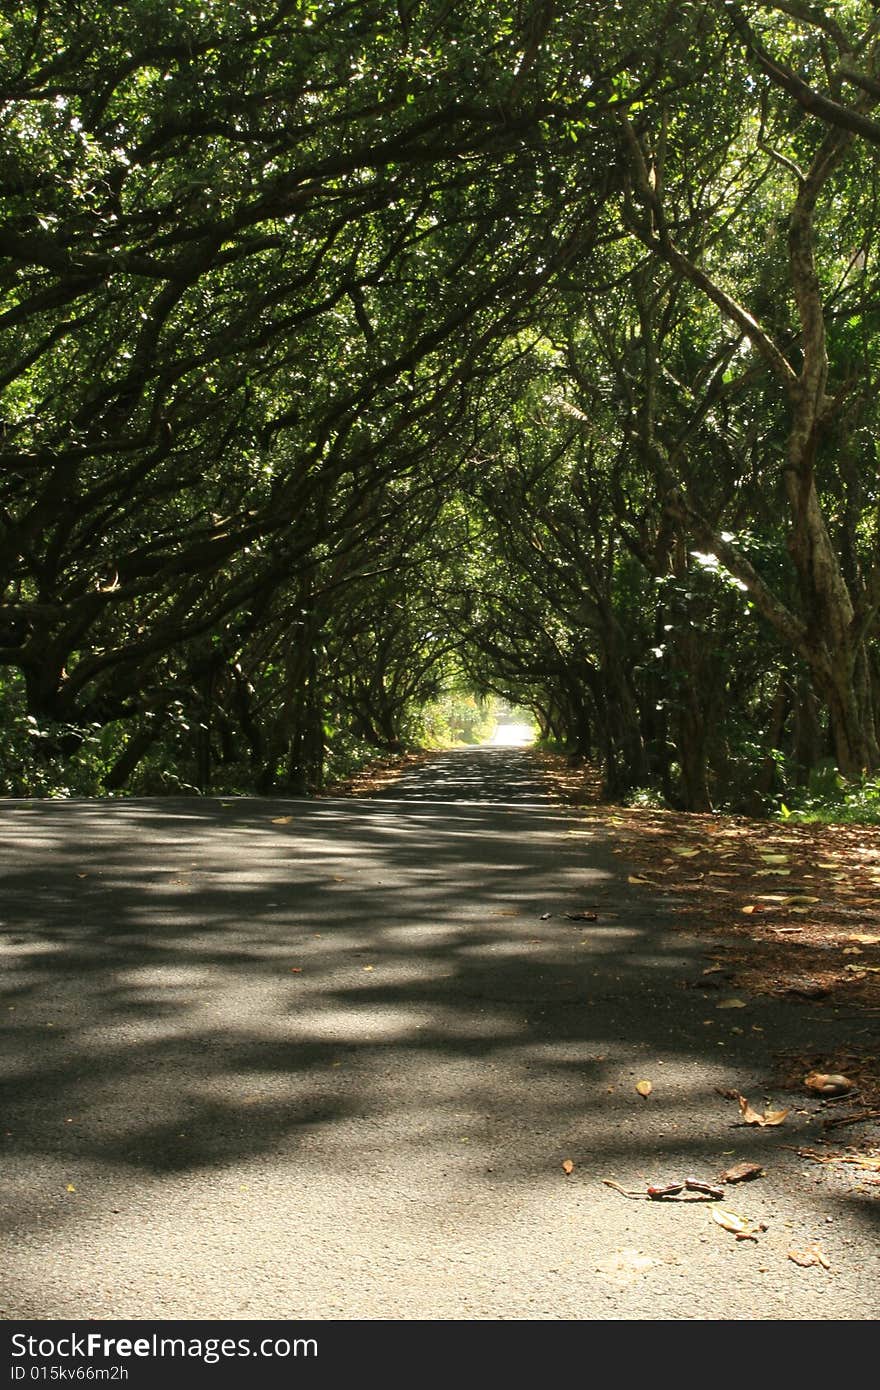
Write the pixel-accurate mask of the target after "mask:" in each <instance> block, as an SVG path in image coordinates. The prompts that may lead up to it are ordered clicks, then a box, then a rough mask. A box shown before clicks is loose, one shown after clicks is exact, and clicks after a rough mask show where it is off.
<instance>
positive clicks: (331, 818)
mask: <svg viewBox="0 0 880 1390" xmlns="http://www.w3.org/2000/svg"><path fill="white" fill-rule="evenodd" d="M443 781H444V785H446V779H445V777H444V778H443ZM421 790H422V792H424V786H422V789H421ZM0 830H2V838H0V853H2V856H3V860H4V864H5V886H4V901H3V913H2V937H0V944H2V951H3V961H4V964H5V966H6V969H5V972H4V976H5V980H4V986H3V991H2V1008H3V1018H2V1023H3V1031H4V1034H5V1037H4V1054H5V1056H6V1058H7V1064H6V1072H5V1077H4V1080H3V1084H2V1091H0V1095H2V1102H3V1107H4V1116H5V1124H4V1129H5V1131H6V1133H5V1135H4V1137H3V1144H4V1147H5V1155H6V1165H7V1166H6V1171H7V1175H8V1181H9V1182H10V1183H11V1185H12V1190H13V1191H14V1193H15V1194H16V1196H15V1199H14V1202H13V1203H12V1204H7V1213H6V1218H5V1220H6V1223H7V1225H8V1226H9V1228H11V1229H13V1230H16V1231H18V1232H21V1231H22V1230H24V1229H26V1228H27V1227H28V1226H29V1224H31V1223H32V1222H41V1223H43V1228H44V1229H45V1226H46V1224H47V1223H50V1222H53V1221H56V1222H59V1223H67V1222H74V1223H76V1222H77V1221H82V1220H84V1219H87V1218H86V1213H87V1211H88V1210H89V1200H90V1199H89V1196H88V1188H89V1186H90V1183H95V1177H94V1175H95V1174H96V1173H99V1172H100V1171H101V1170H102V1169H107V1170H108V1171H112V1172H113V1173H115V1174H117V1175H118V1174H119V1173H120V1172H122V1173H123V1174H125V1173H130V1174H131V1175H132V1180H133V1181H135V1182H136V1181H137V1180H138V1179H137V1175H138V1174H142V1175H148V1176H152V1177H156V1176H159V1177H161V1176H162V1175H163V1174H164V1175H174V1174H186V1173H194V1172H202V1171H205V1170H214V1171H222V1170H227V1169H229V1168H230V1166H232V1165H235V1164H236V1163H239V1162H248V1161H252V1160H256V1159H259V1158H264V1157H266V1156H269V1157H271V1158H272V1159H273V1160H281V1161H282V1162H284V1163H285V1164H289V1165H292V1166H293V1169H294V1171H302V1172H318V1171H324V1172H326V1171H328V1170H330V1169H332V1168H333V1167H335V1166H338V1165H339V1164H340V1163H341V1162H344V1165H345V1167H346V1169H349V1170H352V1171H358V1170H360V1169H363V1170H367V1169H369V1168H370V1166H371V1165H372V1166H373V1167H375V1166H377V1165H378V1166H379V1167H381V1166H382V1165H383V1164H386V1165H387V1164H388V1163H391V1162H393V1161H394V1157H395V1155H399V1154H400V1153H402V1152H408V1153H410V1155H412V1156H415V1157H416V1158H417V1161H418V1166H419V1167H420V1169H421V1170H422V1171H421V1175H420V1177H419V1179H418V1181H420V1182H422V1183H426V1184H428V1185H430V1186H432V1187H433V1188H434V1189H435V1191H437V1192H438V1193H439V1192H441V1191H443V1192H449V1193H455V1194H457V1197H456V1200H458V1201H459V1202H461V1200H462V1198H463V1194H465V1193H470V1194H471V1195H472V1196H474V1197H477V1196H479V1194H480V1193H481V1192H483V1191H485V1190H487V1189H493V1188H497V1187H498V1185H505V1184H511V1185H512V1184H521V1183H523V1182H524V1181H531V1180H533V1179H536V1178H538V1177H539V1176H542V1175H546V1174H547V1172H548V1170H550V1169H552V1170H557V1169H558V1165H559V1163H560V1162H561V1160H562V1158H564V1157H566V1156H568V1155H569V1154H570V1153H571V1154H573V1155H574V1156H575V1157H576V1158H577V1159H578V1161H580V1160H581V1154H582V1153H583V1154H585V1155H586V1154H588V1155H589V1159H588V1161H589V1164H590V1166H591V1169H592V1171H593V1172H594V1173H595V1174H596V1175H597V1176H602V1175H604V1174H608V1175H614V1176H617V1177H618V1178H620V1179H622V1180H623V1181H624V1182H626V1181H631V1182H642V1183H644V1181H645V1179H646V1178H647V1179H648V1180H658V1179H659V1180H663V1179H664V1178H670V1177H674V1176H676V1175H677V1174H680V1173H681V1172H682V1171H685V1170H687V1171H692V1170H694V1169H697V1170H699V1171H701V1172H704V1173H708V1174H710V1175H711V1174H714V1173H717V1172H718V1171H719V1169H720V1168H721V1167H723V1166H724V1164H725V1162H727V1161H728V1160H727V1159H725V1157H724V1156H725V1155H726V1154H729V1153H730V1151H731V1150H732V1149H735V1150H736V1153H737V1156H739V1157H747V1158H756V1159H759V1160H760V1161H764V1162H768V1163H770V1162H772V1163H773V1164H775V1165H777V1166H778V1165H779V1164H780V1163H782V1162H783V1161H787V1162H788V1163H789V1165H791V1164H797V1159H796V1158H795V1157H794V1156H792V1155H791V1154H790V1153H789V1155H788V1158H787V1160H786V1159H785V1158H784V1155H783V1150H782V1145H783V1144H784V1143H786V1142H787V1143H791V1142H796V1141H797V1139H798V1138H804V1137H805V1136H807V1135H809V1134H813V1133H814V1132H815V1130H810V1128H809V1126H810V1124H812V1123H813V1122H812V1121H811V1119H810V1117H809V1116H804V1115H802V1116H795V1115H793V1116H792V1119H791V1122H790V1125H789V1126H787V1127H786V1133H785V1135H784V1136H783V1135H782V1134H781V1133H780V1132H778V1131H776V1132H770V1131H767V1130H764V1131H758V1132H754V1131H752V1130H744V1129H743V1128H742V1127H741V1126H738V1123H737V1122H738V1118H739V1117H738V1110H737V1107H736V1106H735V1104H733V1105H732V1104H731V1102H730V1101H726V1100H724V1099H723V1098H722V1097H720V1096H719V1095H718V1094H717V1093H716V1091H715V1089H714V1088H715V1087H716V1086H719V1087H722V1088H723V1087H730V1086H734V1087H738V1088H742V1089H748V1088H750V1087H756V1086H758V1084H759V1082H761V1081H762V1080H764V1079H765V1078H766V1076H767V1074H768V1070H769V1069H770V1053H771V1052H772V1051H773V1050H775V1049H776V1048H781V1047H783V1046H788V1047H792V1046H801V1045H804V1046H806V1045H807V1044H809V1043H813V1042H815V1035H816V1032H817V1029H818V1032H819V1034H820V1036H821V1032H822V1026H821V1023H817V1022H816V1020H817V1018H818V1019H821V1018H823V1017H825V1018H831V1017H832V1013H831V1011H830V1010H826V1011H825V1013H824V1014H823V1013H822V1012H821V1011H819V1012H818V1013H817V1012H816V1010H813V1011H811V1012H810V1013H809V1014H808V1013H806V1012H805V1011H803V1010H798V1009H797V1008H796V1007H791V1008H787V1009H781V1008H780V1006H779V1005H778V1004H775V1003H770V1002H768V1001H761V1000H758V1001H755V1002H754V1003H753V1004H752V1005H750V1006H749V1008H748V1009H747V1010H731V1011H729V1012H723V1011H721V1012H719V1011H718V1010H717V1009H716V1008H715V1004H716V1002H717V1000H716V999H714V998H713V999H712V1000H711V1001H709V1000H707V998H706V997H705V996H704V995H703V994H702V993H701V991H700V990H699V989H693V988H688V987H686V986H689V985H692V984H693V983H694V981H695V980H698V979H699V976H700V969H701V967H702V966H703V965H705V961H704V960H703V959H702V958H701V957H700V956H699V948H698V946H697V945H696V944H695V943H693V942H689V941H687V940H686V939H684V938H682V937H681V936H675V937H673V936H669V937H667V935H666V934H665V933H664V932H663V918H662V915H660V914H659V911H658V910H657V909H655V907H654V905H653V903H652V901H651V899H650V898H649V897H644V896H643V895H642V894H641V893H640V890H639V889H638V888H637V887H636V886H633V885H629V884H627V883H626V881H625V876H621V874H620V873H619V870H618V865H617V863H616V862H615V860H614V859H613V857H612V856H611V854H610V853H609V851H608V850H607V848H606V847H605V845H604V843H603V840H602V836H601V833H600V832H599V831H598V830H597V829H596V827H595V826H591V827H589V828H585V827H583V826H582V825H581V824H580V823H579V822H578V820H577V818H576V817H575V816H573V815H572V814H570V813H565V812H562V811H558V810H555V809H553V808H551V807H541V806H540V805H536V806H535V807H534V808H526V807H521V806H515V805H507V806H503V805H500V804H496V805H487V804H482V805H480V804H462V805H457V806H456V805H447V804H443V803H441V802H435V803H431V802H430V801H426V800H423V799H422V798H421V797H417V798H414V799H413V800H412V801H407V802H405V803H404V802H402V801H400V800H398V801H393V800H386V799H381V800H380V799H376V800H374V801H372V802H357V803H352V802H346V801H323V802H319V803H308V802H282V801H271V802H269V801H256V800H247V799H241V800H239V799H235V800H231V801H228V802H217V801H211V802H209V801H204V802H201V801H170V802H162V803H158V802H153V803H148V802H116V803H80V804H76V803H52V804H45V803H44V804H39V805H35V804H32V803H29V804H20V805H7V806H5V807H4V808H3V809H2V812H0ZM593 912H595V913H596V921H590V920H585V919H581V920H579V919H578V917H577V914H581V913H593ZM547 914H550V915H549V916H548V915H547ZM566 914H571V915H570V916H567V915H566ZM731 1020H732V1021H731ZM646 1074H647V1075H649V1076H651V1077H652V1079H653V1081H654V1087H655V1090H654V1094H653V1095H652V1097H651V1099H650V1101H649V1102H648V1103H647V1104H646V1103H645V1102H644V1101H643V1100H642V1098H641V1097H639V1096H638V1095H637V1094H636V1092H635V1089H634V1087H635V1081H636V1080H637V1079H638V1078H639V1077H640V1076H644V1075H646ZM756 1094H757V1093H756ZM343 1156H344V1157H343ZM84 1174H89V1175H91V1177H90V1179H89V1180H88V1181H84V1178H83V1175H84ZM68 1183H70V1185H71V1186H74V1187H76V1188H77V1190H78V1194H77V1195H78V1202H79V1203H80V1204H79V1205H77V1206H76V1207H74V1205H73V1204H72V1202H71V1201H70V1200H69V1195H68V1194H67V1184H68ZM95 1186H96V1189H97V1188H99V1187H100V1183H95ZM100 1200H101V1199H100V1198H99V1197H97V1196H96V1198H95V1201H96V1202H100ZM873 1210H874V1214H876V1207H875V1208H874V1209H873Z"/></svg>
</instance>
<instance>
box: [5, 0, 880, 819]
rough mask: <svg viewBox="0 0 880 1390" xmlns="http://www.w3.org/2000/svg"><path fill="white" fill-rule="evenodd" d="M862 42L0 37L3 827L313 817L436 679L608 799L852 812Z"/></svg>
mask: <svg viewBox="0 0 880 1390" xmlns="http://www.w3.org/2000/svg"><path fill="white" fill-rule="evenodd" d="M878 35H880V19H878V16H877V14H876V11H875V7H874V6H873V5H871V4H868V3H863V2H862V0H838V3H832V4H827V5H824V6H819V5H813V4H810V3H796V2H794V0H792V2H791V3H764V2H761V0H743V3H737V2H736V0H701V2H700V3H676V4H672V3H656V2H655V0H648V3H638V4H636V3H635V0H602V3H598V4H595V5H591V6H589V7H588V8H587V9H586V10H583V11H581V12H577V11H576V7H567V6H560V5H558V4H555V3H553V0H519V3H515V2H511V3H506V4H499V3H488V2H487V0H471V3H469V4H467V5H464V4H456V3H438V2H435V0H401V2H400V3H398V4H397V5H392V6H389V5H384V4H380V3H350V2H349V0H321V2H319V0H314V2H312V0H246V2H245V3H236V4H232V3H231V0H176V3H174V4H172V5H166V4H160V3H158V0H125V3H121V4H117V3H114V4H111V3H109V0H93V3H92V4H91V5H89V6H81V5H78V4H72V3H70V2H69V0H64V3H62V0H24V3H22V4H20V5H19V6H18V7H17V9H16V10H15V12H14V13H12V12H8V14H7V17H5V18H3V19H0V177H2V185H3V190H4V196H3V209H2V216H0V342H2V345H3V352H2V357H0V455H2V474H0V527H2V542H3V543H2V547H0V564H2V570H3V574H2V584H0V702H2V703H0V719H2V724H3V728H4V732H5V738H6V752H5V755H4V758H3V767H2V784H0V790H2V791H4V792H5V793H6V794H10V793H12V794H21V793H30V792H33V791H38V792H39V791H45V790H53V789H56V790H57V789H58V788H60V787H63V786H68V787H70V788H72V789H80V790H89V791H96V790H103V791H118V790H122V789H135V790H137V789H148V790H149V789H156V788H157V787H159V786H164V785H168V786H181V785H184V786H194V787H197V788H199V789H202V790H209V789H211V788H212V787H227V786H235V787H238V788H240V789H248V788H257V789H260V790H262V791H272V790H275V789H277V790H291V789H296V790H303V789H307V788H313V787H316V786H318V785H320V784H321V782H322V780H323V778H324V777H325V776H326V775H327V772H328V767H329V769H330V770H331V771H332V769H333V766H334V765H335V763H334V759H335V760H336V762H338V760H339V758H340V757H342V756H343V753H344V751H345V750H346V749H349V748H352V747H354V746H355V745H364V746H366V745H369V746H371V747H379V748H386V749H395V748H398V747H400V746H401V744H402V742H403V741H405V739H406V738H407V737H409V736H410V735H411V734H412V732H413V730H414V729H415V727H416V721H417V716H418V711H419V710H420V709H421V708H422V707H423V706H424V704H425V703H426V701H428V700H430V699H431V698H433V697H434V696H435V695H436V694H437V692H438V691H439V690H441V689H442V688H443V686H444V683H446V682H448V681H449V679H451V678H453V677H456V678H458V679H463V680H467V681H468V682H470V684H471V685H472V686H473V688H475V689H476V690H478V691H484V692H490V691H494V692H496V693H498V694H501V695H503V696H504V697H506V698H508V699H510V700H513V701H516V702H518V703H522V704H525V705H527V706H529V707H530V708H531V709H533V710H534V711H535V714H536V717H537V718H538V720H539V722H540V725H541V727H542V730H543V731H544V732H545V733H546V734H547V735H549V736H552V737H554V738H556V739H558V740H559V741H560V743H562V744H564V745H565V746H567V747H568V748H569V749H570V750H571V751H572V753H573V754H575V755H576V756H583V757H595V758H597V759H599V760H601V763H602V765H603V768H604V772H605V778H606V783H607V785H608V788H609V790H610V791H611V792H612V793H613V794H615V795H622V794H624V793H626V792H627V791H630V790H632V789H634V788H646V787H653V788H656V789H659V790H660V791H661V792H662V793H663V795H664V796H665V797H666V798H667V799H668V800H669V801H670V802H671V803H672V804H678V805H681V806H684V807H686V808H690V809H706V808H708V807H710V806H712V805H718V804H724V805H730V806H736V807H745V808H752V809H758V808H760V807H761V806H762V805H766V804H768V798H770V797H772V795H773V794H774V793H777V794H778V793H779V791H780V789H781V788H784V786H786V785H788V783H790V782H792V781H794V782H797V781H798V780H803V779H805V778H806V777H807V776H808V775H809V774H810V771H811V769H813V768H815V767H816V766H818V765H821V764H822V763H823V761H826V762H833V763H834V765H835V766H836V767H837V768H839V770H840V771H841V773H842V774H844V775H845V776H846V777H848V778H858V777H859V776H860V775H862V774H864V773H865V772H867V773H871V772H875V771H876V770H877V768H878V764H880V746H878V723H877V721H878V706H880V660H878V644H877V636H878V615H880V517H878V502H880V489H878V452H877V438H878V421H877V401H878V389H877V387H878V382H877V364H878V347H880V296H878V289H880V284H878V246H877V228H878V211H877V202H878V188H880V185H878V145H880V140H878V136H880V113H878V112H877V110H876V108H877V105H878V102H880V69H878Z"/></svg>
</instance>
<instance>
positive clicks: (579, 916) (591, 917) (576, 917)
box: [565, 912, 599, 922]
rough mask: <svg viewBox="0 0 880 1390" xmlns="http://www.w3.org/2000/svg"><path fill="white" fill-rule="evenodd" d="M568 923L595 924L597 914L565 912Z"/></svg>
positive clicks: (597, 918) (597, 917)
mask: <svg viewBox="0 0 880 1390" xmlns="http://www.w3.org/2000/svg"><path fill="white" fill-rule="evenodd" d="M565 915H566V917H567V918H568V920H569V922H597V921H598V920H599V914H598V913H597V912H566V914H565Z"/></svg>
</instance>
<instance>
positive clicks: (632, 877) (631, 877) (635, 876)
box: [626, 874, 657, 888]
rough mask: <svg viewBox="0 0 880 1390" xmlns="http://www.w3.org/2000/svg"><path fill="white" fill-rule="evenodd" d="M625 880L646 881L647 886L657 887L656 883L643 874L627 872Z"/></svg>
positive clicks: (628, 881)
mask: <svg viewBox="0 0 880 1390" xmlns="http://www.w3.org/2000/svg"><path fill="white" fill-rule="evenodd" d="M626 881H627V883H646V884H647V885H648V887H649V888H656V887H657V884H656V883H652V882H651V880H650V879H649V878H645V876H644V874H628V875H627V879H626Z"/></svg>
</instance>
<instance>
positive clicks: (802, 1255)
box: [788, 1240, 831, 1269]
mask: <svg viewBox="0 0 880 1390" xmlns="http://www.w3.org/2000/svg"><path fill="white" fill-rule="evenodd" d="M788 1258H789V1259H790V1260H791V1261H792V1262H793V1263H794V1264H796V1265H800V1266H801V1267H802V1268H803V1269H809V1268H810V1266H811V1265H821V1266H822V1268H823V1269H830V1268H831V1264H830V1263H829V1260H828V1256H827V1255H826V1254H825V1252H824V1251H823V1250H822V1247H821V1246H820V1245H819V1243H818V1241H815V1240H814V1241H813V1242H812V1244H811V1245H808V1246H807V1247H806V1249H805V1250H789V1252H788Z"/></svg>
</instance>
